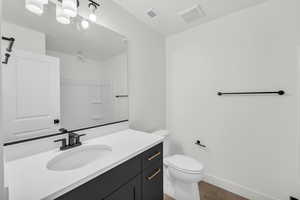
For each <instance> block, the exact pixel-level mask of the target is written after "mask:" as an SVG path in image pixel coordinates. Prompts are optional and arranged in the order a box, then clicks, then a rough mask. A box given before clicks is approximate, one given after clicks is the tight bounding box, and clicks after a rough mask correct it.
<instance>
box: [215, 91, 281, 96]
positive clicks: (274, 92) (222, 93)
mask: <svg viewBox="0 0 300 200" xmlns="http://www.w3.org/2000/svg"><path fill="white" fill-rule="evenodd" d="M234 94H238V95H239V94H241V95H243V94H278V95H284V94H285V91H283V90H279V91H271V92H218V95H219V96H222V95H234Z"/></svg>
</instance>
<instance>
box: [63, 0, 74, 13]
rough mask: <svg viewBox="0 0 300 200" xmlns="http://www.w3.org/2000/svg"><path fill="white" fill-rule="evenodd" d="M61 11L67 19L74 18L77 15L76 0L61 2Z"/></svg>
mask: <svg viewBox="0 0 300 200" xmlns="http://www.w3.org/2000/svg"><path fill="white" fill-rule="evenodd" d="M62 9H63V10H64V13H65V14H66V15H68V16H69V17H76V15H77V0H63V1H62Z"/></svg>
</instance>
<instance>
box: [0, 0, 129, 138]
mask: <svg viewBox="0 0 300 200" xmlns="http://www.w3.org/2000/svg"><path fill="white" fill-rule="evenodd" d="M24 2H25V1H22V3H20V1H19V0H4V1H3V7H4V8H5V9H4V10H3V23H2V24H1V26H2V35H3V36H5V37H7V38H14V39H15V41H14V44H13V47H12V52H10V53H9V54H10V57H9V58H8V62H7V64H4V65H3V76H2V80H3V92H4V95H3V97H4V99H3V103H4V112H5V114H4V118H5V119H4V120H5V123H4V124H5V127H4V129H5V132H6V142H10V141H17V140H22V139H28V138H33V137H38V136H43V135H48V134H53V133H57V132H58V130H59V129H60V128H65V129H68V130H76V129H83V128H89V127H93V126H99V125H104V124H108V123H114V122H119V121H124V120H127V119H128V86H127V42H126V41H127V40H126V38H125V37H124V36H122V35H120V34H118V33H115V32H113V31H111V30H109V29H107V28H104V27H102V26H100V25H98V24H96V23H94V22H92V21H91V20H86V19H83V18H82V17H81V16H79V15H77V16H76V17H74V18H71V19H69V20H70V22H69V24H68V23H67V22H66V21H63V19H62V18H59V17H58V16H59V15H58V14H59V11H58V10H57V9H58V8H57V5H56V4H54V3H53V2H52V3H49V4H48V5H47V7H46V8H43V15H40V16H39V15H36V14H37V13H36V14H34V13H32V12H30V11H29V10H28V9H24V7H25V6H26V5H24V4H25V3H24ZM81 6H85V5H81ZM86 6H89V5H88V3H87V5H86ZM62 22H66V23H65V24H64V23H62ZM9 44H10V41H4V42H2V47H3V48H2V51H3V52H2V55H5V53H7V52H6V51H7V48H8V47H9ZM2 59H4V57H3V56H2Z"/></svg>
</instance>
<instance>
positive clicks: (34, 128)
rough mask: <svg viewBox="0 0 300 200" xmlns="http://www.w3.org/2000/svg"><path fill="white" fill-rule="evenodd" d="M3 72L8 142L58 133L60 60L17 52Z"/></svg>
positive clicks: (6, 137)
mask: <svg viewBox="0 0 300 200" xmlns="http://www.w3.org/2000/svg"><path fill="white" fill-rule="evenodd" d="M2 69H3V71H2V81H3V82H2V87H3V111H4V114H3V120H4V123H3V124H4V131H5V139H6V142H9V141H15V140H19V139H26V138H30V137H34V136H40V135H44V134H49V133H51V132H52V133H53V132H54V131H56V130H58V128H59V123H54V119H59V118H60V103H59V102H60V72H59V60H58V59H57V58H53V57H49V56H45V55H38V54H33V53H29V52H24V51H14V53H13V55H12V56H11V59H10V62H9V64H8V65H4V66H2Z"/></svg>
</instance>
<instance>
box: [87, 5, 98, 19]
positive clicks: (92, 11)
mask: <svg viewBox="0 0 300 200" xmlns="http://www.w3.org/2000/svg"><path fill="white" fill-rule="evenodd" d="M88 6H89V9H90V14H89V19H90V21H91V22H96V21H97V16H96V10H97V8H98V7H99V6H100V4H98V3H96V2H95V1H93V0H90V3H89V5H88Z"/></svg>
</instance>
